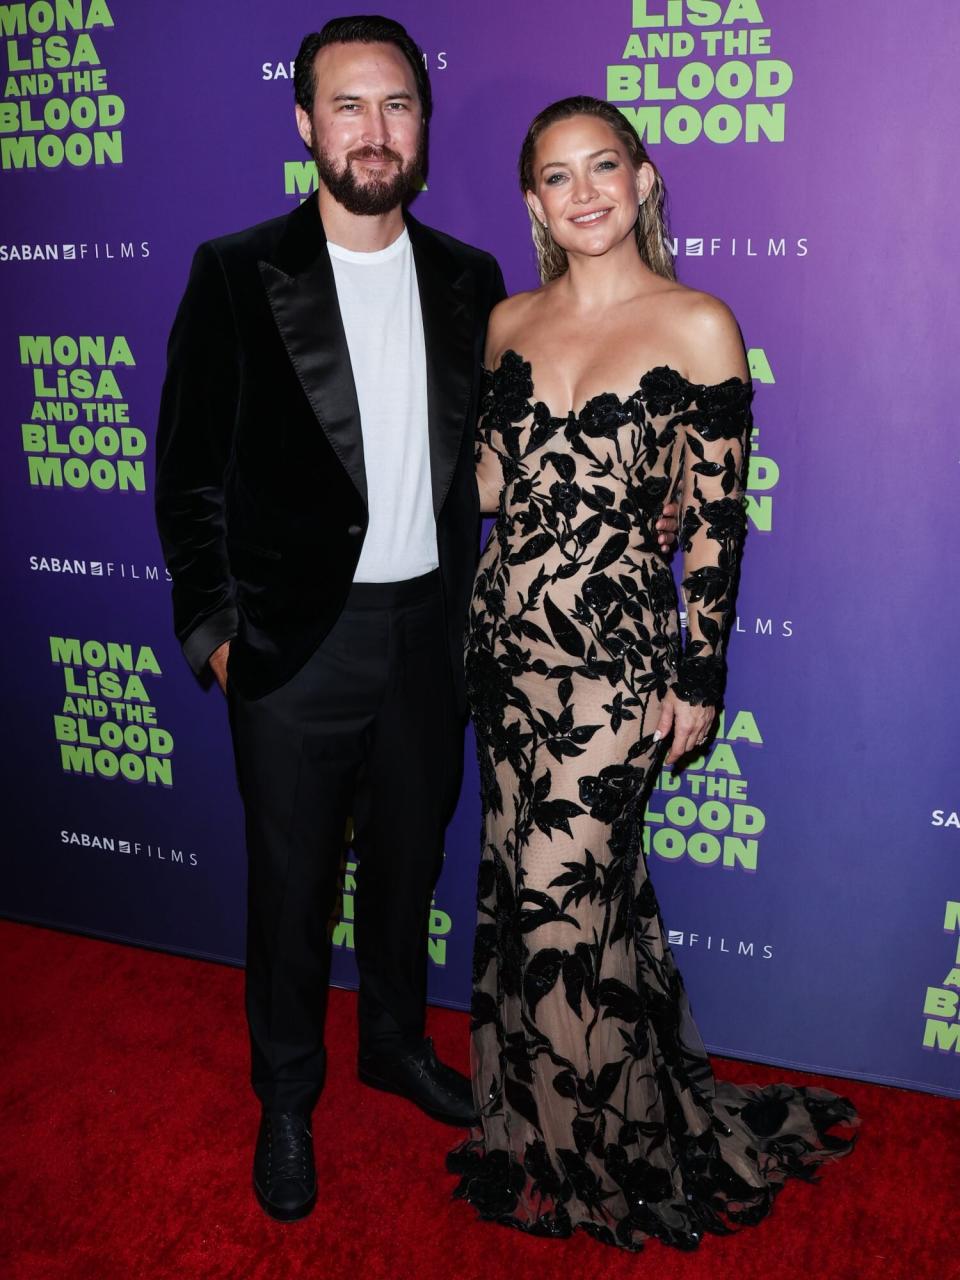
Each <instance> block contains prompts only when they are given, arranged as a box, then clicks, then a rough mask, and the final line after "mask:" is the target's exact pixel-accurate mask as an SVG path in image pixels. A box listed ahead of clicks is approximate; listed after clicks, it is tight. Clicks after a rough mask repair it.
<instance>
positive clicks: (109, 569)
mask: <svg viewBox="0 0 960 1280" xmlns="http://www.w3.org/2000/svg"><path fill="white" fill-rule="evenodd" d="M27 564H28V565H29V568H30V572H31V573H53V574H58V575H60V576H62V577H67V578H113V579H114V581H117V582H129V583H131V584H132V583H135V582H162V583H164V584H166V585H169V584H170V583H171V582H172V581H173V579H172V578H171V577H170V571H169V570H168V569H167V568H166V566H165V565H162V564H144V563H143V562H142V561H141V562H139V563H137V562H136V561H133V560H79V559H77V557H76V556H51V555H43V556H36V555H34V556H27Z"/></svg>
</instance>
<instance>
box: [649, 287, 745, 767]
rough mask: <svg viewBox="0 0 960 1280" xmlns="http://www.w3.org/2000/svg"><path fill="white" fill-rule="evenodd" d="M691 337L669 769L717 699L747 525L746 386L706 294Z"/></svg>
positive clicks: (695, 741)
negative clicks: (682, 621)
mask: <svg viewBox="0 0 960 1280" xmlns="http://www.w3.org/2000/svg"><path fill="white" fill-rule="evenodd" d="M695 332H696V338H697V349H696V356H695V358H694V359H692V360H691V368H692V370H693V372H694V373H695V375H696V376H695V377H694V378H693V379H692V380H693V381H695V382H696V383H697V385H698V387H699V391H698V394H697V399H696V402H695V404H694V405H693V406H692V407H691V409H690V411H689V412H688V413H687V414H686V415H685V417H684V427H683V430H684V432H685V441H684V470H683V503H682V515H681V522H680V545H681V547H682V548H683V593H684V596H685V598H686V604H687V638H686V644H685V645H684V650H683V654H682V656H681V658H680V664H679V670H678V673H677V682H676V684H675V685H674V688H673V689H672V690H671V692H670V694H668V696H667V698H666V699H665V701H664V707H663V712H662V714H661V718H660V724H659V725H658V730H659V732H660V733H661V735H662V736H665V735H666V734H667V733H668V732H669V731H670V730H671V729H672V730H673V743H672V745H671V749H670V752H669V754H668V756H667V761H666V762H667V763H668V764H672V763H674V762H675V761H676V760H678V759H679V758H680V757H681V756H684V755H686V754H687V753H688V752H689V751H692V750H694V749H695V748H696V747H698V746H700V745H701V744H702V742H703V741H704V739H705V738H706V736H707V734H708V733H709V730H710V727H711V724H712V722H713V719H714V716H715V715H716V708H717V706H718V705H719V703H720V701H721V699H722V697H723V688H724V684H725V683H726V663H725V659H724V652H723V648H724V639H725V636H726V630H727V626H728V623H729V619H730V615H731V613H732V610H733V605H734V600H735V596H736V589H737V577H738V570H739V565H740V553H741V549H742V546H743V536H744V531H745V525H746V516H745V512H744V508H743V489H744V484H745V480H746V465H747V452H748V448H749V442H750V430H751V417H750V401H751V398H752V394H753V390H752V387H751V385H750V381H749V374H748V371H747V366H746V359H745V356H744V351H743V343H742V340H741V338H740V331H739V329H738V328H737V325H736V321H735V320H734V319H733V316H732V315H731V314H730V312H729V311H728V310H727V308H726V307H724V306H723V304H722V303H718V302H716V300H715V299H712V298H710V299H706V298H704V299H703V300H702V302H700V303H698V314H697V316H696V318H695Z"/></svg>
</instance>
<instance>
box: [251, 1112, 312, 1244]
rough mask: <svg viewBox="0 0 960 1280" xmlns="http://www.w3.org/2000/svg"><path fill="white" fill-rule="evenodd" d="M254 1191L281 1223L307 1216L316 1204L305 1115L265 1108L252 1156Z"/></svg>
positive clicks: (308, 1129)
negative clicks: (255, 1148)
mask: <svg viewBox="0 0 960 1280" xmlns="http://www.w3.org/2000/svg"><path fill="white" fill-rule="evenodd" d="M253 1192H254V1195H255V1196H256V1197H257V1200H258V1202H259V1204H260V1208H261V1209H263V1211H264V1212H265V1213H269V1215H270V1217H271V1218H276V1219H277V1220H278V1221H279V1222H295V1221H296V1220H297V1219H298V1218H305V1217H306V1216H307V1214H308V1213H309V1212H310V1211H311V1210H312V1209H313V1206H314V1205H315V1204H316V1203H317V1171H316V1169H315V1167H314V1163H313V1135H312V1134H311V1133H310V1124H309V1120H308V1119H307V1117H306V1116H301V1115H297V1114H295V1113H294V1112H290V1111H266V1110H265V1111H264V1112H263V1114H262V1115H261V1117H260V1132H259V1133H258V1134H257V1151H256V1155H255V1156H254V1158H253Z"/></svg>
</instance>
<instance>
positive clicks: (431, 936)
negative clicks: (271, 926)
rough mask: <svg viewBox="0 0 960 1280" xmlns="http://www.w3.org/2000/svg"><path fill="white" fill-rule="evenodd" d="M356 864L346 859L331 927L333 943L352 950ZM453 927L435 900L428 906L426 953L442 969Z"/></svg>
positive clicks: (451, 921)
mask: <svg viewBox="0 0 960 1280" xmlns="http://www.w3.org/2000/svg"><path fill="white" fill-rule="evenodd" d="M356 876H357V864H356V862H354V861H353V860H352V859H350V860H348V862H347V865H346V870H345V873H344V877H343V897H342V900H341V904H340V915H339V918H338V919H337V922H336V924H335V925H334V927H333V945H334V946H335V947H342V948H346V950H347V951H352V950H353V949H354V946H353V896H354V894H355V893H356V891H357V879H356ZM452 928H453V920H452V919H451V918H450V916H449V915H448V914H447V912H446V911H442V910H441V909H440V908H439V907H438V906H437V904H436V901H434V902H433V903H431V906H430V924H429V928H428V937H427V954H428V956H429V957H430V962H431V963H432V964H434V965H436V966H437V967H438V968H440V969H442V968H444V966H445V965H446V963H447V935H448V934H449V933H450V931H451V929H452Z"/></svg>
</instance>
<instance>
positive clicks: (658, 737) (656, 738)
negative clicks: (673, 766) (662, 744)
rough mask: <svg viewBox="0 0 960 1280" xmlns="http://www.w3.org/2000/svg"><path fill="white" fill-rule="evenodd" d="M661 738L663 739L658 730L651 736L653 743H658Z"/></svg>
mask: <svg viewBox="0 0 960 1280" xmlns="http://www.w3.org/2000/svg"><path fill="white" fill-rule="evenodd" d="M662 737H663V734H662V733H661V732H660V730H659V729H658V730H657V731H656V733H655V734H654V735H653V740H654V742H659V741H660V739H661V738H662Z"/></svg>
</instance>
